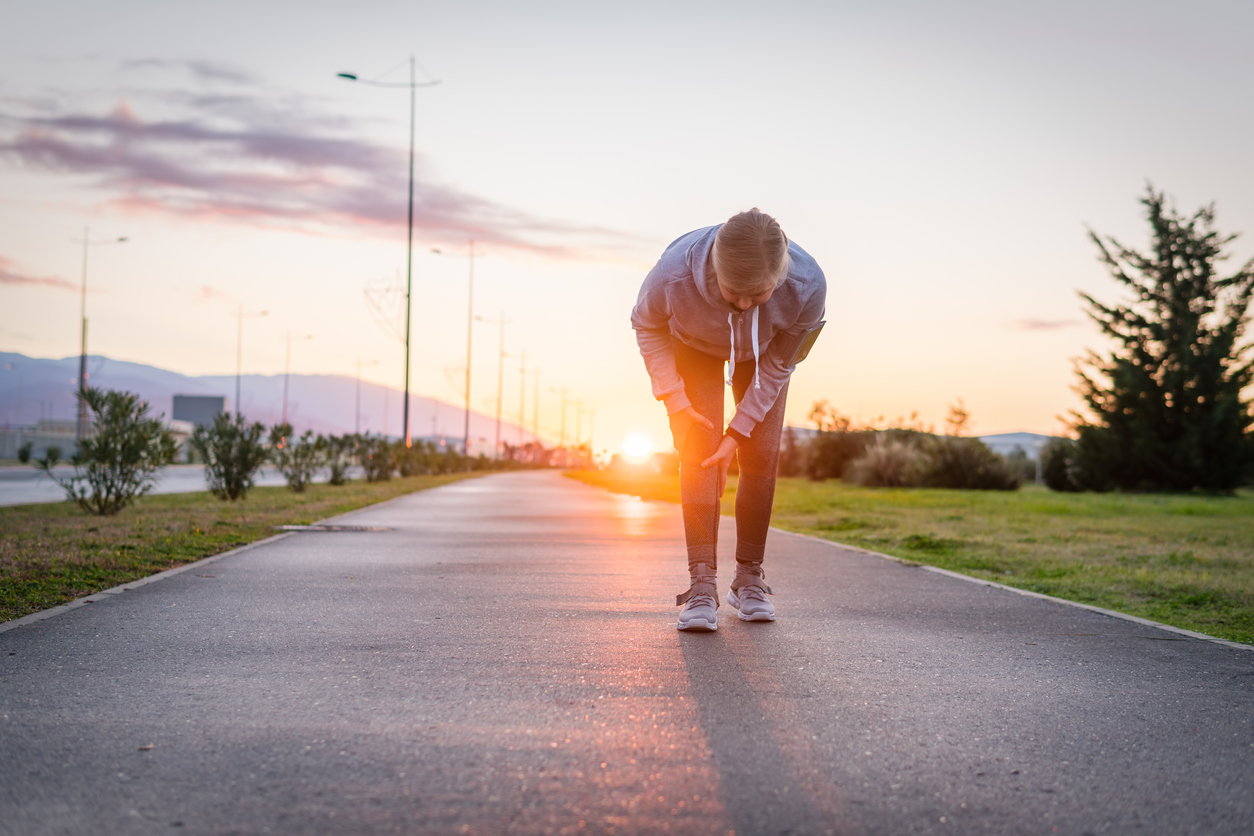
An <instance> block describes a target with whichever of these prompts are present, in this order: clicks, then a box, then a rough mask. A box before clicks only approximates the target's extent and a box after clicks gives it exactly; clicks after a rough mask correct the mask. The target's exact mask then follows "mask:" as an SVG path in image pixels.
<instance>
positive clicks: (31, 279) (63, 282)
mask: <svg viewBox="0 0 1254 836" xmlns="http://www.w3.org/2000/svg"><path fill="white" fill-rule="evenodd" d="M0 285H30V286H35V287H51V288H56V289H57V290H70V291H75V292H77V291H78V290H79V286H78V285H76V284H74V282H72V281H69V280H68V279H62V278H58V277H56V276H28V275H26V274H24V273H19V272H18V271H17V270H15V269H14V268H13V261H12V260H10V259H7V258H5V257H4V256H0Z"/></svg>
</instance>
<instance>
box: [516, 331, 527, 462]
mask: <svg viewBox="0 0 1254 836" xmlns="http://www.w3.org/2000/svg"><path fill="white" fill-rule="evenodd" d="M519 362H520V365H519V366H518V376H519V381H518V446H519V448H521V447H522V446H523V433H525V432H526V431H527V430H526V425H527V352H525V351H524V352H523V353H522V359H521V360H520V361H519Z"/></svg>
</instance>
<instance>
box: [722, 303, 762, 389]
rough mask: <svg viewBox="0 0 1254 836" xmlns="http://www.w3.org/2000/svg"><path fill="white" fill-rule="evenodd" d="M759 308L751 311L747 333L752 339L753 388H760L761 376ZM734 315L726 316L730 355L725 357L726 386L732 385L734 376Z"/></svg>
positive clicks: (756, 307)
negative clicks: (750, 320) (729, 337)
mask: <svg viewBox="0 0 1254 836" xmlns="http://www.w3.org/2000/svg"><path fill="white" fill-rule="evenodd" d="M759 310H760V306H755V307H754V309H753V322H752V324H751V325H750V330H749V333H750V335H751V336H752V338H753V388H754V389H761V388H762V376H761V371H760V368H761V366H762V350H761V349H760V348H759V347H758V311H759ZM733 317H735V314H728V315H727V328H728V330H730V331H731V353H729V354H728V355H727V385H728V386H731V385H732V378H734V377H735V376H736V325H735V323H734V321H733Z"/></svg>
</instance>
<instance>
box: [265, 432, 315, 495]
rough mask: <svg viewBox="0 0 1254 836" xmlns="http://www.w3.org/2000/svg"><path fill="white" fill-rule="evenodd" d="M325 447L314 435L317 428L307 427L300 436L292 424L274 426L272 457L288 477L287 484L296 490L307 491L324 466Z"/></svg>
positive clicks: (285, 477) (271, 447) (271, 444)
mask: <svg viewBox="0 0 1254 836" xmlns="http://www.w3.org/2000/svg"><path fill="white" fill-rule="evenodd" d="M323 447H324V445H321V444H319V443H318V440H317V439H315V438H314V433H313V430H305V434H304V435H302V436H300V437H299V438H298V437H297V436H296V431H295V430H293V429H292V425H291V424H275V425H274V426H273V427H271V428H270V460H271V461H272V462H274V466H275V467H277V468H278V469H279V472H280V473H282V474H283V478H284V479H286V480H287V487H288V488H289V489H290V490H293V491H295V492H296V493H303V492H304V490H305V488H307V487H309V483H310V482H312V481H313V477H314V474H315V473H317V472H318V468H320V467H322V463H323V461H324V456H323Z"/></svg>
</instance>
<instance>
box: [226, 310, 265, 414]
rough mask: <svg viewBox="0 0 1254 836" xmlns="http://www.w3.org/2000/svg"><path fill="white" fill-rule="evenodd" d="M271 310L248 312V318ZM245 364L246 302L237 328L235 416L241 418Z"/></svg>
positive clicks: (240, 312) (260, 315)
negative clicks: (240, 382)
mask: <svg viewBox="0 0 1254 836" xmlns="http://www.w3.org/2000/svg"><path fill="white" fill-rule="evenodd" d="M269 313H270V312H269V311H259V312H258V313H255V314H248V318H249V319H252V318H254V317H262V316H266V315H267V314H269ZM243 365H244V303H243V302H240V304H239V325H238V326H236V329H235V418H236V420H239V416H240V408H239V381H240V374H241V371H242V369H243Z"/></svg>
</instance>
